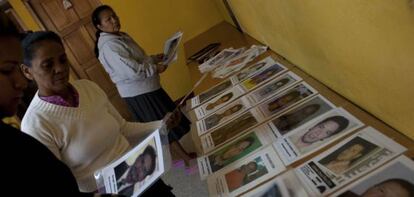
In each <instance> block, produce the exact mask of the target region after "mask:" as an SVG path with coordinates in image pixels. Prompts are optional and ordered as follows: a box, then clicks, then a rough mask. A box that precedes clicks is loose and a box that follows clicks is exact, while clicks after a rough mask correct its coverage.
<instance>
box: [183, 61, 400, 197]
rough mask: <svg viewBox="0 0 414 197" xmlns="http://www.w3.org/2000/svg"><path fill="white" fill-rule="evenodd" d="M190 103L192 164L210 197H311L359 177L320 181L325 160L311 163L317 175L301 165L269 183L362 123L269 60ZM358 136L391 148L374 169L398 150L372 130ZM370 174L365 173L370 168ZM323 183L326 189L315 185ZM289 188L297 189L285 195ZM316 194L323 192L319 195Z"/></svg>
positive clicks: (297, 77)
mask: <svg viewBox="0 0 414 197" xmlns="http://www.w3.org/2000/svg"><path fill="white" fill-rule="evenodd" d="M190 104H191V107H190V108H191V109H192V110H191V112H190V114H191V119H192V121H193V122H195V123H196V124H195V125H196V126H195V129H196V130H197V135H198V136H199V137H200V141H201V147H202V151H203V153H204V155H202V156H200V157H199V158H198V159H197V162H198V166H199V173H200V177H201V178H202V179H207V183H208V188H209V193H210V195H212V196H238V195H242V196H243V195H246V196H268V195H267V194H269V193H278V194H280V195H276V196H306V195H310V196H313V195H317V196H319V195H324V194H327V193H332V192H333V191H335V190H338V189H339V188H340V187H342V186H344V185H345V184H347V183H349V181H351V180H354V179H355V178H356V177H358V176H360V175H362V174H364V173H362V172H359V171H358V172H355V171H354V172H353V173H356V174H358V173H359V174H358V176H356V175H355V176H351V178H349V177H348V178H347V177H346V176H337V177H336V179H335V178H333V177H332V176H331V175H333V174H329V173H328V174H326V175H325V176H322V175H320V174H319V173H320V172H327V171H328V172H330V173H332V172H331V171H329V168H328V170H327V171H323V170H326V168H327V167H326V166H325V167H324V166H323V164H326V165H327V166H334V164H332V163H331V164H329V165H328V163H330V162H331V161H329V159H327V158H328V157H327V158H325V159H320V161H319V160H318V162H322V164H321V163H317V162H314V163H317V165H315V166H317V167H319V168H320V169H322V170H321V171H316V170H314V169H313V168H312V167H313V166H312V165H313V164H311V165H305V164H304V166H302V167H301V168H297V169H295V170H291V171H292V172H288V173H284V174H283V175H281V176H277V177H276V175H278V174H280V173H282V172H283V171H285V169H286V168H287V167H288V166H290V165H291V164H292V163H294V162H297V161H299V160H302V159H304V158H305V157H307V156H309V155H311V154H313V153H315V152H316V151H319V150H320V149H322V148H324V147H326V146H328V145H330V144H332V143H333V142H337V141H338V140H339V139H341V138H343V137H345V136H349V135H352V133H355V132H356V131H358V130H360V129H361V128H362V127H364V124H363V123H362V122H361V121H360V120H358V119H357V118H356V117H354V116H353V115H352V114H350V113H349V112H347V111H346V110H345V109H343V108H340V107H338V106H335V105H334V104H333V103H331V102H330V101H329V100H328V99H326V98H325V97H323V96H322V95H320V94H318V91H317V90H315V89H314V88H313V87H312V86H310V85H309V84H308V83H306V82H304V81H303V80H302V78H301V77H299V76H297V75H296V74H294V73H293V72H291V71H288V69H287V68H286V67H285V66H283V65H282V64H280V63H278V62H276V61H274V60H273V59H272V58H271V57H266V58H264V59H262V60H260V61H258V62H256V63H254V64H252V65H251V66H249V67H247V68H244V69H242V70H241V71H240V72H238V73H235V74H234V75H232V76H230V77H229V78H227V79H225V80H224V81H223V82H222V83H220V84H218V85H216V86H214V87H212V88H211V89H209V90H207V91H206V92H204V93H202V94H200V95H198V96H196V97H195V98H193V99H192V100H191V101H190ZM365 130H369V131H365ZM365 130H364V132H358V134H359V135H362V136H365V137H366V136H368V137H366V140H370V142H371V143H372V144H375V145H376V146H378V147H380V146H382V147H384V146H388V145H391V146H392V147H393V148H394V149H392V150H393V151H394V152H395V154H394V155H392V157H389V158H387V159H384V160H383V161H382V164H383V163H384V162H386V161H389V160H390V159H391V158H394V157H396V156H398V155H399V154H401V153H402V152H403V148H402V147H401V146H399V145H398V144H396V143H395V142H393V141H392V140H391V141H387V140H389V139H388V138H387V137H385V136H384V135H382V134H381V133H379V132H377V131H372V130H373V129H372V128H369V129H365ZM360 133H364V134H360ZM354 135H357V134H354ZM381 140H382V141H381ZM341 144H343V143H341ZM387 144H388V145H387ZM335 147H336V146H335ZM371 148H372V147H371ZM387 150H391V149H390V147H388V149H387ZM331 152H333V150H331ZM325 157H326V156H325ZM331 157H334V156H331ZM381 158H382V157H381ZM310 161H313V160H310ZM332 162H333V161H332ZM379 163H381V162H379ZM306 164H307V163H306ZM321 165H322V166H321ZM371 167H372V169H371V170H373V169H375V168H377V167H378V166H375V165H374V166H371ZM331 168H332V167H331ZM300 169H304V170H303V172H302V171H301V170H300ZM312 169H313V170H314V171H312ZM304 173H307V174H304ZM318 176H320V177H318ZM275 177H276V178H275ZM327 177H329V178H330V182H328V183H325V182H323V181H324V180H325V179H327ZM338 177H339V178H338ZM344 177H345V178H344ZM306 178H307V179H306ZM311 178H314V180H312V179H311ZM341 180H342V181H343V180H346V181H345V182H341ZM317 181H322V183H320V184H321V185H317V186H312V185H311V184H310V183H314V184H315V183H318V182H317ZM265 182H267V183H265ZM262 183H264V184H263V185H261V184H262ZM330 183H333V185H335V186H332V185H330ZM258 185H261V186H260V187H256V186H258ZM294 185H301V186H303V187H300V188H301V189H300V190H295V192H292V191H291V190H292V186H294ZM322 187H325V188H324V189H322V190H324V191H323V192H320V191H319V190H318V189H320V188H322ZM330 187H331V188H330ZM315 188H316V189H315ZM251 189H253V190H251ZM250 190H251V191H250ZM266 191H267V192H266ZM269 191H270V192H269ZM276 191H277V192H276ZM245 192H247V193H245ZM318 192H319V193H318ZM324 192H325V193H324ZM247 194H248V195H247ZM305 194H306V195H305ZM270 196H272V195H270Z"/></svg>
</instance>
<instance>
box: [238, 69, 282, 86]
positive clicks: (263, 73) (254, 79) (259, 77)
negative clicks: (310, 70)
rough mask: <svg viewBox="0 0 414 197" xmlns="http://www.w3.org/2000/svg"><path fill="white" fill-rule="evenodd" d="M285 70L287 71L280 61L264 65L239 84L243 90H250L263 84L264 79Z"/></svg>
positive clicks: (269, 78)
mask: <svg viewBox="0 0 414 197" xmlns="http://www.w3.org/2000/svg"><path fill="white" fill-rule="evenodd" d="M285 71H287V68H286V67H285V66H283V65H282V64H280V63H276V64H273V65H270V66H266V67H265V68H263V69H261V70H260V71H259V72H257V73H255V74H254V75H252V76H251V77H249V78H248V79H246V80H244V81H243V82H242V83H241V85H242V87H243V88H244V90H246V91H250V90H252V89H254V88H256V87H258V86H260V85H261V84H264V83H265V82H266V81H268V80H271V79H272V78H274V77H276V76H278V75H280V74H282V73H283V72H285Z"/></svg>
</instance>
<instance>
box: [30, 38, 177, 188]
mask: <svg viewBox="0 0 414 197" xmlns="http://www.w3.org/2000/svg"><path fill="white" fill-rule="evenodd" d="M23 48H24V64H23V65H22V70H23V73H24V75H25V76H26V77H27V78H28V79H30V80H34V81H35V82H36V84H37V86H38V88H39V90H38V92H37V93H36V95H35V96H34V98H33V100H32V102H31V103H30V106H29V108H28V109H27V112H26V114H25V116H24V118H23V120H22V130H23V131H24V132H26V133H27V134H29V135H31V136H33V137H34V138H36V139H37V140H39V141H40V142H42V143H43V144H44V145H46V146H47V147H48V148H49V149H50V150H51V151H52V152H53V153H54V154H55V156H56V157H57V158H59V159H60V160H61V161H63V162H64V163H65V164H66V165H68V166H69V168H70V169H71V170H72V172H73V174H74V175H75V177H76V180H77V182H78V185H79V188H80V189H81V191H88V192H89V191H95V190H97V187H96V183H95V180H94V177H93V173H94V172H95V171H96V170H97V169H99V168H101V167H103V166H104V165H106V164H109V163H110V162H111V161H113V160H114V159H117V158H118V157H119V156H120V155H121V154H123V153H124V152H126V151H127V150H128V149H130V148H131V146H130V142H131V141H135V140H137V139H139V138H140V137H143V136H144V135H145V134H147V133H148V132H151V131H153V130H155V129H157V128H160V127H161V121H153V122H148V123H135V122H134V123H132V122H127V121H125V119H123V118H122V117H121V116H120V114H119V113H118V111H117V110H116V109H115V108H114V107H113V106H112V104H111V103H110V102H109V100H108V98H107V96H106V94H105V93H104V92H103V90H102V89H101V88H99V87H98V86H97V85H96V84H95V83H93V82H91V81H88V80H78V81H74V82H73V83H69V67H70V65H69V62H68V60H67V57H66V54H65V50H64V48H63V44H62V41H61V39H60V38H59V36H58V35H56V34H55V33H53V32H34V33H32V34H30V35H28V36H27V37H26V38H25V39H24V40H23ZM172 120H173V119H172ZM166 122H167V127H168V126H169V127H171V126H175V125H176V124H177V123H176V122H174V121H171V119H169V120H168V121H166ZM154 187H156V189H152V188H154ZM152 188H150V189H149V190H147V193H145V194H147V195H154V193H156V194H157V193H158V194H160V195H167V196H168V195H172V193H171V191H170V190H171V188H170V187H169V186H167V185H165V184H164V183H163V182H162V181H161V180H160V181H158V183H157V184H155V186H153V187H152Z"/></svg>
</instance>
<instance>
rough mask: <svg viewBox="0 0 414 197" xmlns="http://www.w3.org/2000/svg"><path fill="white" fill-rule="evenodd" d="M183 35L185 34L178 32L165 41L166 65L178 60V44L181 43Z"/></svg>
mask: <svg viewBox="0 0 414 197" xmlns="http://www.w3.org/2000/svg"><path fill="white" fill-rule="evenodd" d="M182 36H183V33H182V32H177V33H175V34H174V35H173V36H172V37H171V38H169V39H168V40H167V41H165V45H164V54H165V57H164V64H165V65H168V64H170V63H171V62H173V61H175V60H177V51H178V50H177V49H178V44H179V43H180V41H181V38H182Z"/></svg>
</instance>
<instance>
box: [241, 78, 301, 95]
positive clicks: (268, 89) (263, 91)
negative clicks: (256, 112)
mask: <svg viewBox="0 0 414 197" xmlns="http://www.w3.org/2000/svg"><path fill="white" fill-rule="evenodd" d="M300 81H302V78H300V77H299V76H297V75H295V74H294V73H293V72H287V73H285V74H283V75H281V76H280V77H277V78H275V79H273V80H271V81H268V82H267V83H266V84H264V85H263V86H261V87H258V88H257V89H256V90H254V91H252V92H250V93H249V94H248V95H247V96H248V97H249V99H250V100H251V102H252V103H260V102H262V101H264V100H266V99H268V98H270V97H272V96H274V95H277V94H279V93H280V92H282V91H284V90H286V89H289V88H291V87H292V86H293V85H295V84H297V83H298V82H300Z"/></svg>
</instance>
